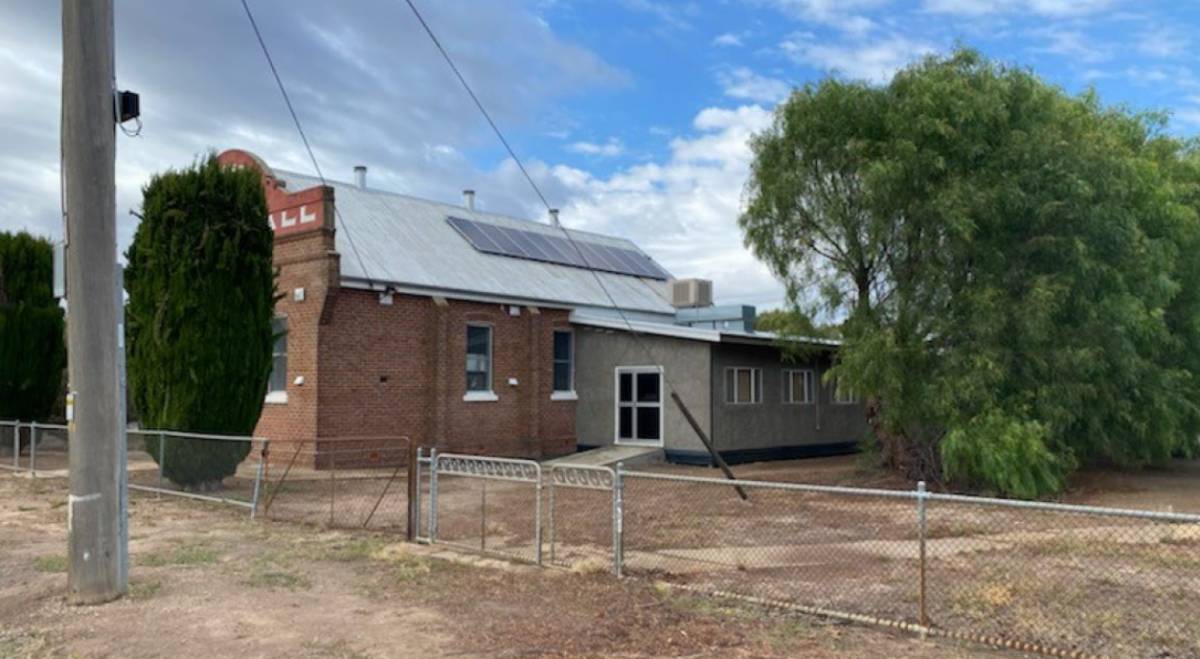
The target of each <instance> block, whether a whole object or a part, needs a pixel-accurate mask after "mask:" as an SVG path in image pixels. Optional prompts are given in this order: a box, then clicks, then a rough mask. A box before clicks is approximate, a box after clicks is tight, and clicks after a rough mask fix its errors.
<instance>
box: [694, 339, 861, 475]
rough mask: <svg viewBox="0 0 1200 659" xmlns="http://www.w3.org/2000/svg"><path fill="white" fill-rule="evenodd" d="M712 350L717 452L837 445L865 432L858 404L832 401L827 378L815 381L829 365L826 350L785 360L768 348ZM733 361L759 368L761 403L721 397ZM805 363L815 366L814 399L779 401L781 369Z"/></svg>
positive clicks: (724, 346)
mask: <svg viewBox="0 0 1200 659" xmlns="http://www.w3.org/2000/svg"><path fill="white" fill-rule="evenodd" d="M712 354H713V368H712V378H713V379H712V388H713V405H714V407H713V421H712V423H713V442H714V443H715V444H716V447H717V450H718V451H721V452H725V451H739V450H753V449H760V450H761V449H774V448H781V447H797V446H821V445H831V444H843V443H847V442H857V441H859V440H861V439H863V437H864V435H865V434H866V431H867V424H866V419H865V417H864V415H863V406H862V404H861V403H858V404H841V403H834V402H833V386H832V383H829V384H826V383H824V382H822V381H821V380H822V378H823V377H824V376H825V372H826V371H827V370H828V369H829V366H830V358H829V355H828V354H827V353H826V354H816V355H813V356H812V357H811V358H808V359H806V360H803V361H800V362H796V363H787V364H785V363H783V362H782V359H781V355H780V351H779V350H778V349H776V348H774V347H771V346H751V345H737V344H729V343H722V344H719V345H714V346H713V353H712ZM735 366H750V367H756V368H761V369H762V370H763V396H762V403H760V404H752V405H732V404H728V403H726V402H725V369H726V368H728V367H735ZM805 368H811V369H813V370H815V371H816V378H815V379H816V383H817V397H816V402H815V403H813V404H809V405H797V404H785V403H784V402H783V370H784V369H805Z"/></svg>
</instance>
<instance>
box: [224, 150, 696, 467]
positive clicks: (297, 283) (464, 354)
mask: <svg viewBox="0 0 1200 659" xmlns="http://www.w3.org/2000/svg"><path fill="white" fill-rule="evenodd" d="M219 159H220V161H221V162H223V163H226V164H229V165H231V166H243V167H252V168H255V169H257V170H258V171H260V172H261V173H262V178H263V186H264V189H265V192H266V197H267V205H268V209H269V213H270V216H269V218H268V219H269V222H270V224H271V227H272V229H273V230H274V232H275V264H276V266H277V268H278V271H279V275H278V282H277V288H278V291H279V293H280V294H281V295H282V298H281V299H280V300H279V302H278V303H277V304H276V311H277V323H278V324H279V327H280V328H281V329H285V330H286V335H285V337H284V338H283V339H282V340H280V341H279V343H278V345H277V346H276V358H275V369H274V371H273V373H272V375H271V380H270V385H269V387H268V392H267V396H266V403H265V405H264V409H263V413H262V417H261V418H260V420H259V423H258V427H257V428H256V429H255V435H257V436H262V437H268V438H270V439H271V440H273V441H280V440H284V441H287V440H314V439H321V440H325V439H330V440H332V439H338V438H363V437H385V436H386V437H396V436H408V437H411V438H412V439H414V440H416V441H418V442H420V443H421V444H423V445H426V446H433V445H436V446H438V447H440V448H442V449H444V450H453V451H462V452H479V453H489V454H492V455H509V456H523V457H535V458H541V457H547V456H554V455H561V454H564V453H569V452H571V451H574V450H575V440H576V432H575V414H576V411H575V401H576V394H575V392H574V386H573V385H574V378H573V368H574V364H573V359H574V354H573V353H574V334H573V330H572V326H571V323H570V321H569V314H570V313H571V311H572V310H574V309H577V308H580V307H588V306H602V305H609V304H611V303H610V302H609V301H608V297H607V294H606V292H605V291H604V290H603V289H602V288H601V287H600V286H599V285H598V284H597V283H596V277H597V276H599V277H601V278H603V279H605V280H606V282H605V284H606V286H607V287H608V288H609V290H610V291H611V292H612V294H614V295H615V296H616V297H617V299H618V302H619V303H620V304H622V306H623V307H624V308H626V309H628V310H630V311H631V312H638V311H641V312H651V313H655V312H657V313H664V312H670V311H671V310H672V307H671V305H670V303H669V302H668V301H667V300H666V295H665V290H666V289H665V283H664V282H665V279H666V274H665V272H662V271H661V269H660V268H657V266H654V265H653V263H652V262H650V259H649V257H647V256H645V255H644V254H642V253H641V252H640V251H639V250H637V248H636V247H635V246H633V245H632V243H629V242H628V241H624V240H619V239H614V238H610V237H605V236H598V235H593V234H587V233H584V232H572V234H574V235H573V237H574V238H576V239H577V240H579V241H582V243H583V244H585V245H593V246H607V247H612V248H616V249H619V250H624V251H628V252H632V253H636V254H637V255H639V256H640V258H641V259H644V260H645V261H646V262H647V264H646V269H645V271H646V272H651V273H653V274H655V277H656V278H648V277H636V276H631V275H628V274H620V273H617V272H611V271H606V272H600V273H596V274H593V273H592V272H590V271H589V270H588V269H586V268H580V267H574V266H568V265H563V264H559V263H554V262H552V261H551V260H550V259H549V256H548V255H546V254H542V256H544V257H546V258H543V259H541V260H534V259H521V258H508V257H506V256H499V255H496V254H489V253H484V252H482V251H480V250H479V249H477V248H476V247H474V246H472V245H471V244H469V242H468V241H467V240H465V239H464V234H463V233H462V229H463V227H462V225H459V226H455V225H452V224H451V223H449V222H448V219H450V218H453V219H455V220H459V221H467V222H477V223H481V224H487V225H489V226H492V227H501V228H502V229H507V230H508V231H509V234H508V235H509V236H516V235H518V234H521V233H528V232H536V233H538V234H540V235H544V236H549V237H550V239H553V237H554V236H556V235H561V234H562V232H563V230H562V229H558V228H555V227H553V226H550V225H549V224H539V223H534V222H530V221H526V220H517V219H514V218H509V217H503V216H499V215H495V214H490V213H483V212H479V211H477V210H475V209H474V208H471V207H468V206H451V205H447V204H441V203H437V202H433V201H427V200H422V199H415V198H412V197H406V196H402V195H397V194H392V193H389V192H385V191H379V190H374V189H370V188H368V187H366V185H365V180H363V179H365V171H360V172H358V174H359V176H358V178H359V180H358V182H357V184H355V185H350V184H345V183H338V182H332V181H330V182H328V185H322V184H321V182H320V181H319V180H317V179H314V178H312V177H308V176H303V175H300V174H294V173H290V172H282V171H275V170H272V169H271V168H270V167H269V166H268V165H267V164H266V163H265V162H263V161H262V160H261V159H260V158H258V157H257V156H255V155H254V154H251V153H248V152H246V151H241V150H229V151H225V152H224V153H222V154H220V156H219ZM469 199H470V197H469V196H468V197H465V199H464V202H465V203H467V204H469V205H470V206H473V203H470V201H468V200H469ZM589 249H590V248H589ZM559 255H560V256H562V255H561V253H560V254H559ZM611 255H612V254H611V253H610V256H611ZM614 258H615V257H614ZM660 273H661V274H660ZM622 280H625V281H622Z"/></svg>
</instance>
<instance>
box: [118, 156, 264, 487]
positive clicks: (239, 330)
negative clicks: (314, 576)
mask: <svg viewBox="0 0 1200 659" xmlns="http://www.w3.org/2000/svg"><path fill="white" fill-rule="evenodd" d="M142 194H143V200H142V218H141V223H140V224H139V225H138V229H137V233H136V234H135V235H134V239H133V244H132V245H130V247H129V250H128V252H127V253H126V259H127V261H128V267H127V269H126V272H125V287H126V290H127V291H128V293H129V304H128V308H127V311H126V314H127V325H128V342H127V343H128V353H127V363H128V372H129V394H130V397H131V399H132V401H133V404H134V407H135V409H136V410H137V412H138V414H139V416H140V418H141V420H142V425H143V426H144V427H146V428H158V429H167V430H181V431H190V432H202V433H215V434H231V435H246V434H249V433H251V432H252V431H253V430H254V426H255V424H256V423H257V421H258V417H259V414H260V413H261V412H262V405H263V396H264V395H265V393H266V387H267V377H268V376H269V374H270V370H271V346H272V343H273V340H274V336H273V334H272V329H271V319H272V316H273V313H274V311H273V309H274V304H275V287H274V275H273V271H272V265H271V253H272V244H273V243H272V235H271V230H270V227H269V226H268V225H267V222H266V217H267V204H266V199H265V197H264V195H263V190H262V184H261V182H260V180H259V176H258V174H257V173H256V172H254V171H252V170H247V169H233V168H229V167H224V166H222V165H221V164H220V163H218V162H217V160H216V158H215V156H212V155H209V156H208V157H206V158H205V159H203V160H202V161H200V162H198V163H196V164H195V165H193V166H192V167H190V168H188V169H183V170H179V171H168V172H166V173H164V174H159V175H157V176H155V177H154V178H153V179H151V181H150V183H149V184H148V185H147V186H146V187H145V189H144V190H143V191H142ZM150 444H151V445H150V446H148V448H149V449H150V452H151V454H152V455H153V456H154V458H155V460H157V461H159V462H160V463H161V464H163V475H164V476H166V477H167V478H169V479H170V480H171V481H173V482H175V483H177V484H179V485H182V486H185V487H193V488H205V489H206V488H208V487H211V486H213V485H214V484H217V483H219V482H220V481H221V480H222V479H223V478H225V477H226V476H229V475H232V474H233V473H234V471H235V470H236V469H237V465H238V463H240V462H241V461H242V460H243V459H245V457H246V454H247V453H248V451H249V448H250V447H249V446H248V445H247V444H246V443H243V442H229V441H218V440H211V441H198V440H181V439H168V440H167V441H166V442H165V443H164V447H159V446H157V445H156V444H155V443H154V442H151V443H150ZM164 454H165V461H164V459H163V458H164Z"/></svg>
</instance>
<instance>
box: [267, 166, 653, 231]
mask: <svg viewBox="0 0 1200 659" xmlns="http://www.w3.org/2000/svg"><path fill="white" fill-rule="evenodd" d="M251 155H253V154H251ZM259 160H260V162H261V159H259ZM274 174H275V176H276V178H277V179H280V180H283V181H286V180H288V179H289V178H299V179H310V180H312V181H314V184H313V185H320V184H321V182H320V179H319V178H317V177H316V176H313V175H312V174H303V173H300V172H295V171H291V170H286V169H275V170H274ZM325 184H326V185H329V186H333V187H344V188H349V189H352V190H354V191H355V192H359V193H368V194H378V195H386V196H389V197H399V198H400V199H408V200H410V201H415V202H420V203H424V204H434V205H437V206H441V207H443V208H448V209H454V210H457V211H463V212H466V213H470V214H472V215H478V216H482V218H480V219H478V220H477V221H486V220H487V219H488V218H489V217H493V218H500V219H505V220H512V221H514V222H522V223H524V224H532V225H534V226H538V227H545V228H547V229H552V230H556V231H569V232H571V233H572V234H573V235H581V236H595V237H597V238H607V239H609V240H623V241H626V242H628V243H630V244H633V245H634V246H637V243H635V242H633V240H631V239H629V238H624V237H621V236H613V235H610V234H605V233H600V232H598V231H589V230H587V229H574V228H567V227H554V226H553V225H551V224H548V223H545V222H539V221H538V220H535V219H531V218H528V217H518V216H516V215H509V214H507V213H498V212H496V211H488V210H482V209H480V208H478V207H476V208H470V207H468V206H465V205H462V204H456V203H452V202H448V201H442V200H440V199H430V198H428V197H418V196H416V195H412V194H406V193H403V192H396V191H395V190H384V189H382V188H373V187H370V186H367V187H364V188H360V187H358V185H357V184H355V183H350V182H348V181H341V180H338V179H332V178H329V177H325ZM301 189H303V188H301ZM291 191H292V192H295V190H291ZM473 192H474V191H473ZM472 219H475V218H472ZM638 250H639V251H643V253H644V250H642V249H641V247H638Z"/></svg>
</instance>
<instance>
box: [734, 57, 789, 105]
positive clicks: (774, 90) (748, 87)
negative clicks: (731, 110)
mask: <svg viewBox="0 0 1200 659" xmlns="http://www.w3.org/2000/svg"><path fill="white" fill-rule="evenodd" d="M717 81H718V82H719V83H720V84H721V87H722V91H723V92H724V93H725V95H726V96H728V97H730V98H736V99H741V100H747V101H754V102H755V103H766V104H771V105H773V104H775V103H778V102H779V101H782V100H783V99H785V98H787V96H788V94H790V93H791V91H792V86H791V85H789V84H788V83H786V82H784V81H783V80H779V79H777V78H768V77H767V76H763V75H759V74H757V73H755V72H754V71H751V70H750V69H749V68H747V67H744V66H739V67H737V68H734V69H728V70H721V71H718V72H717Z"/></svg>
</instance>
